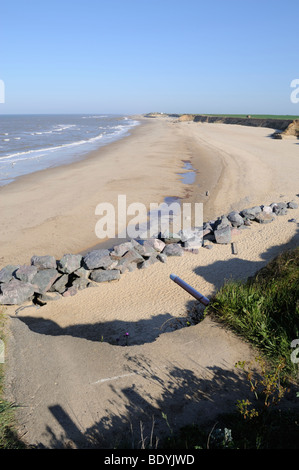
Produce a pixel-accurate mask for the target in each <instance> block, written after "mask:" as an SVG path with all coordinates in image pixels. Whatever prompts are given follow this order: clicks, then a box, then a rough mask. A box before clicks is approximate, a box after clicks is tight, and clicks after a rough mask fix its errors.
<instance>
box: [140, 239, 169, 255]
mask: <svg viewBox="0 0 299 470" xmlns="http://www.w3.org/2000/svg"><path fill="white" fill-rule="evenodd" d="M162 243H164V242H162ZM132 245H133V249H134V250H135V251H137V253H138V254H139V255H140V256H151V255H152V254H154V253H155V252H156V249H155V248H154V246H153V245H152V243H151V242H149V240H148V239H147V240H132ZM164 246H165V244H164Z"/></svg>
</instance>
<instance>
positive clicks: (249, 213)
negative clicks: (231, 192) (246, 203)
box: [241, 206, 262, 220]
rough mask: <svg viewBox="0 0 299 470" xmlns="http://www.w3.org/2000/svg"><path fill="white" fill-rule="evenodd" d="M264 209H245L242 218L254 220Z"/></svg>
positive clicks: (256, 207)
mask: <svg viewBox="0 0 299 470" xmlns="http://www.w3.org/2000/svg"><path fill="white" fill-rule="evenodd" d="M261 210H262V208H261V207H260V206H254V207H250V208H249V209H244V210H242V211H241V215H242V217H244V218H245V219H249V220H254V219H255V217H256V215H257V214H258V213H259V212H261Z"/></svg>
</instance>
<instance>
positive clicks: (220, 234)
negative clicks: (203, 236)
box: [214, 226, 232, 244]
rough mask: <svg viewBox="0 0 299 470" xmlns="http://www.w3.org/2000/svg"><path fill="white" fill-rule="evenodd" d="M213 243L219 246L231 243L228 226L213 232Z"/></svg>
mask: <svg viewBox="0 0 299 470" xmlns="http://www.w3.org/2000/svg"><path fill="white" fill-rule="evenodd" d="M214 235H215V241H216V243H219V244H227V243H230V242H231V237H232V236H231V228H230V226H226V227H223V228H221V229H219V230H218V229H217V230H215V231H214Z"/></svg>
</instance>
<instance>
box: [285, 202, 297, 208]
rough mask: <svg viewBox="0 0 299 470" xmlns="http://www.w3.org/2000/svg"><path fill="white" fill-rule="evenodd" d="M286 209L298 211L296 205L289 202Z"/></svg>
mask: <svg viewBox="0 0 299 470" xmlns="http://www.w3.org/2000/svg"><path fill="white" fill-rule="evenodd" d="M287 207H288V209H298V204H297V202H294V201H290V202H288V204H287Z"/></svg>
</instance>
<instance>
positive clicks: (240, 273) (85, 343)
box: [0, 116, 299, 448]
mask: <svg viewBox="0 0 299 470" xmlns="http://www.w3.org/2000/svg"><path fill="white" fill-rule="evenodd" d="M139 119H140V121H141V125H140V126H138V127H137V128H135V129H134V130H133V131H132V132H131V135H130V136H128V137H125V138H123V139H122V140H120V141H117V142H114V143H112V144H110V145H107V146H106V147H102V148H101V149H99V150H98V151H96V152H94V153H92V154H90V155H89V156H88V157H87V158H85V159H84V160H82V161H80V162H76V163H74V164H72V165H65V166H63V167H57V168H53V169H48V170H44V171H41V172H38V173H35V174H31V175H27V176H24V177H22V178H20V179H19V180H18V181H16V182H14V183H12V184H10V185H8V186H5V187H2V188H0V213H1V222H2V223H1V228H0V245H1V253H0V267H4V266H5V265H7V264H28V263H29V262H30V258H31V256H32V255H34V254H37V255H45V254H51V255H54V256H55V257H56V258H57V259H59V258H60V257H61V256H62V255H63V254H65V253H83V252H86V251H87V250H89V249H91V248H92V247H95V246H97V245H98V244H99V242H100V240H99V239H98V238H97V237H96V235H95V224H96V222H97V220H98V216H97V215H96V214H95V208H96V206H97V204H99V203H101V202H111V203H112V204H115V205H117V197H118V195H119V194H125V195H126V196H127V202H128V204H130V203H131V202H141V203H143V204H145V205H146V206H147V207H148V206H149V204H150V203H151V202H156V203H160V202H163V200H164V198H165V197H170V196H172V197H179V198H181V201H182V202H191V203H194V202H203V204H204V206H203V207H204V220H209V219H212V218H215V217H217V216H220V215H222V214H225V213H228V212H229V211H230V210H233V209H235V210H241V209H244V208H246V207H251V206H254V205H260V204H270V203H272V202H280V201H284V202H286V201H291V200H294V201H297V202H298V201H299V197H298V194H299V188H298V175H299V158H298V156H299V147H298V140H296V139H295V138H293V139H283V140H274V139H272V138H271V137H270V134H271V133H272V132H273V130H271V129H265V128H254V127H244V126H233V125H225V124H206V123H204V124H201V123H194V122H178V121H177V120H176V119H172V118H169V117H162V116H161V117H159V118H155V119H146V118H141V117H139ZM184 161H189V162H191V164H192V167H193V169H194V171H196V178H195V181H194V182H193V183H192V184H184V183H183V182H182V178H181V176H180V173H183V172H184V170H183V166H184ZM207 191H208V192H209V193H208V196H207V195H206V193H207ZM290 212H291V213H290V214H288V215H286V216H281V217H277V219H276V220H275V221H274V222H272V223H271V224H267V225H261V224H257V223H255V224H253V225H252V226H251V227H250V228H249V229H247V230H242V231H240V232H239V233H238V234H236V235H235V241H237V244H238V255H237V256H236V255H233V254H232V252H231V247H230V245H214V246H213V249H212V250H207V249H205V248H201V249H200V250H199V253H198V254H192V253H185V254H184V256H183V257H179V258H178V257H172V258H169V259H168V261H167V263H166V264H163V263H159V264H155V265H154V266H151V267H149V268H147V269H145V270H142V271H141V270H136V271H134V272H132V273H126V274H124V275H123V277H122V278H121V279H120V281H118V282H112V283H109V284H105V285H99V286H98V287H96V288H91V289H86V290H84V291H81V292H79V293H78V294H77V295H75V296H74V297H69V298H64V299H62V300H61V301H59V302H52V303H48V304H47V305H46V306H44V307H42V308H40V309H36V308H33V307H30V308H27V309H24V310H22V311H20V312H19V313H18V315H16V313H15V310H16V308H15V307H9V308H7V309H6V313H7V316H8V319H9V321H8V339H9V342H8V350H7V357H8V359H7V374H6V376H7V384H6V389H7V397H8V398H9V399H11V400H12V401H14V402H16V403H19V404H21V405H22V407H21V408H20V409H19V410H18V411H17V416H18V419H19V430H20V435H21V436H23V437H24V439H25V441H26V442H28V443H29V444H32V445H37V446H40V447H47V448H55V447H63V446H69V447H88V446H90V445H91V444H95V443H96V444H97V445H99V446H100V447H104V448H108V447H109V446H114V445H115V443H116V442H118V439H119V437H120V435H122V433H124V432H125V433H127V434H128V435H130V436H131V434H130V433H131V431H132V434H133V435H134V437H135V438H138V435H140V421H142V423H143V424H144V426H145V431H144V432H145V433H147V435H149V434H150V430H151V425H152V419H153V417H154V418H155V428H154V429H155V431H154V432H155V435H157V436H159V435H162V433H163V432H164V431H166V430H167V425H166V423H165V420H163V418H162V414H161V413H162V411H163V413H166V414H167V416H168V419H169V421H170V424H171V426H172V427H173V428H174V429H175V428H177V427H178V426H180V425H183V424H186V423H188V422H190V416H191V417H193V418H194V420H195V419H201V420H202V421H205V420H208V421H211V422H213V419H215V417H216V416H217V413H219V412H220V411H223V410H224V409H225V410H228V409H232V408H233V407H234V403H235V400H236V397H239V395H240V393H242V391H243V390H246V384H244V382H243V381H241V379H240V376H239V375H238V373H237V371H236V370H235V368H234V364H235V363H236V362H237V361H239V360H247V359H250V358H252V357H253V356H254V355H255V352H254V351H253V350H252V348H251V347H250V346H249V345H248V344H247V343H245V342H243V341H242V340H241V339H240V338H238V337H236V336H235V335H234V334H232V333H231V332H230V331H227V330H226V329H224V328H223V327H222V326H220V325H218V324H217V323H215V322H213V321H212V320H211V319H210V318H208V317H207V318H205V320H204V321H203V322H202V323H200V324H198V325H195V326H191V327H188V328H184V327H183V326H184V325H185V321H184V319H185V318H186V316H187V315H188V314H189V313H190V311H191V310H192V309H193V308H194V306H195V301H194V299H193V298H191V297H190V295H188V294H187V293H186V292H185V291H183V290H182V289H180V288H179V287H178V286H177V285H175V284H174V283H173V282H172V281H170V280H169V275H170V274H171V273H175V274H177V275H178V276H180V277H181V278H183V279H184V280H185V281H186V282H188V283H189V284H191V285H192V286H194V287H195V288H197V289H198V290H199V291H200V292H201V293H203V294H204V295H205V296H208V297H209V296H211V295H212V294H213V293H214V292H215V290H216V289H218V288H219V287H221V286H222V285H223V283H224V282H225V280H227V279H230V278H237V279H246V278H247V277H248V276H251V275H253V274H254V273H255V272H256V271H257V270H258V269H259V268H261V267H262V266H264V265H265V264H266V263H267V262H268V261H269V260H270V259H272V258H273V257H275V256H276V255H277V254H278V253H279V252H280V251H281V250H282V249H286V248H291V247H294V246H296V245H298V240H299V238H298V224H297V223H294V222H289V220H290V219H291V218H295V219H297V220H298V221H299V209H294V210H292V211H290ZM108 242H109V243H110V242H111V241H108ZM125 332H129V334H130V336H129V343H128V345H127V346H126V345H123V346H122V345H116V344H115V342H114V341H113V339H114V338H115V336H120V337H123V335H124V334H125Z"/></svg>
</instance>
